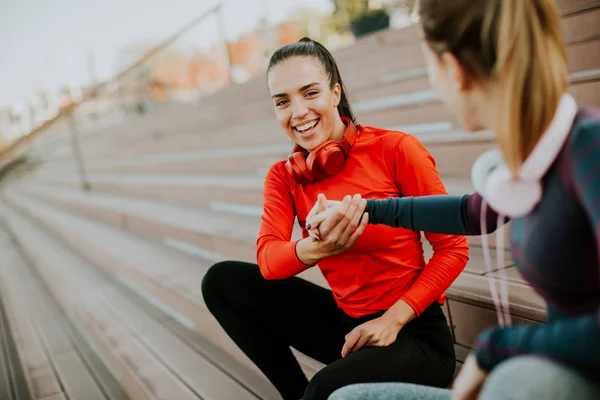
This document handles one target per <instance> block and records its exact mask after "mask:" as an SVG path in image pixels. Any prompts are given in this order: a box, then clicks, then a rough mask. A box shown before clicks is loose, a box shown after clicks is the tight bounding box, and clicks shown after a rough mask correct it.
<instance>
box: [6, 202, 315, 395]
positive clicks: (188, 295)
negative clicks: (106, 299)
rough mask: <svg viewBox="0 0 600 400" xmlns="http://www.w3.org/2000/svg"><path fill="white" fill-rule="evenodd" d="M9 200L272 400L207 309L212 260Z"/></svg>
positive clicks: (37, 205) (34, 204) (38, 204)
mask: <svg viewBox="0 0 600 400" xmlns="http://www.w3.org/2000/svg"><path fill="white" fill-rule="evenodd" d="M5 198H6V199H7V200H8V201H9V202H10V204H12V205H13V206H14V205H16V204H18V206H19V207H20V209H22V210H24V211H25V212H27V215H28V216H29V217H30V218H33V219H34V220H35V221H36V222H38V223H40V224H41V225H42V226H44V228H45V229H48V230H49V232H51V233H52V234H53V235H55V236H56V237H58V238H60V240H61V241H63V242H65V243H66V244H67V245H68V246H69V247H71V248H72V249H73V250H75V251H77V252H78V253H80V254H82V255H83V256H85V258H86V259H87V260H89V261H90V262H92V263H94V264H95V265H97V266H98V267H99V268H100V269H101V270H102V271H104V272H105V273H106V274H108V275H110V276H112V277H114V279H116V280H118V281H119V282H120V283H121V284H123V285H125V286H127V287H128V288H130V289H131V290H133V291H134V292H135V293H136V294H138V295H139V296H141V297H143V298H145V299H147V300H148V301H150V302H152V303H153V304H155V305H156V306H157V307H160V308H161V309H162V310H163V311H165V312H167V313H168V314H169V315H170V316H171V317H172V318H173V319H175V320H177V321H179V322H180V323H181V324H183V325H185V326H187V327H188V328H190V329H193V330H195V331H196V332H197V333H198V334H199V335H201V336H202V337H204V338H206V339H207V340H209V341H211V342H212V343H214V345H216V346H217V347H218V348H221V349H223V350H225V351H226V352H227V354H228V355H229V358H230V359H231V358H233V360H235V362H236V363H237V364H233V363H232V362H230V365H228V366H224V367H223V369H224V370H230V369H233V370H234V371H235V370H238V371H241V372H239V373H237V372H236V375H235V376H236V377H237V379H239V380H242V379H244V381H243V382H244V385H245V386H247V387H253V388H256V389H255V390H257V391H260V393H262V394H263V395H264V397H266V398H272V393H273V392H272V388H271V387H270V386H269V385H268V384H265V380H264V379H265V378H263V377H262V374H261V373H260V371H259V370H258V369H257V368H256V366H254V365H253V364H252V363H251V362H250V360H249V359H248V358H247V357H246V356H245V355H244V354H243V353H242V352H241V351H240V350H239V349H238V348H237V346H235V344H234V343H233V342H232V341H231V339H229V337H228V336H226V335H225V334H224V332H223V330H222V328H221V327H220V325H218V323H217V321H216V320H215V319H214V318H213V317H212V315H211V314H210V313H209V312H208V310H207V309H206V308H205V306H204V303H203V299H202V295H201V293H200V283H201V281H202V278H203V276H204V273H205V272H206V270H207V269H208V267H209V266H210V265H211V264H212V262H211V261H209V260H206V259H200V258H197V257H192V256H189V255H187V254H184V253H182V252H181V251H180V250H174V249H169V248H167V247H165V246H164V245H162V244H160V243H156V242H155V241H150V240H147V239H144V238H141V237H139V236H136V235H132V234H131V233H126V232H124V231H123V230H121V229H118V228H114V227H110V226H107V225H105V224H103V223H99V222H95V221H92V220H90V219H88V218H85V217H83V218H82V217H81V216H75V215H73V214H71V213H68V212H65V211H60V210H58V209H56V208H54V207H50V206H48V205H46V204H43V203H41V202H39V201H35V200H33V199H31V198H28V197H24V196H22V195H19V194H16V193H10V194H9V193H6V194H5ZM303 367H305V371H306V372H307V373H308V374H309V375H311V376H312V375H313V374H314V373H315V372H316V371H314V370H311V369H310V368H309V367H307V366H306V365H303ZM269 393H270V394H269Z"/></svg>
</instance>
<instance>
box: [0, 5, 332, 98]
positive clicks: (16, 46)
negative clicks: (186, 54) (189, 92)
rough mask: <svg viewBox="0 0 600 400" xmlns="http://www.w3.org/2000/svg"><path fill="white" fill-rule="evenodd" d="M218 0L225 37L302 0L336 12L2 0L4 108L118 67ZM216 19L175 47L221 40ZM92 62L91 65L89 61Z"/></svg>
mask: <svg viewBox="0 0 600 400" xmlns="http://www.w3.org/2000/svg"><path fill="white" fill-rule="evenodd" d="M218 3H223V11H224V13H223V18H224V21H225V29H226V31H227V36H228V37H229V38H230V39H232V38H236V37H239V35H241V34H242V33H244V32H247V31H250V30H252V29H253V28H254V27H256V24H257V22H258V21H259V20H260V18H261V17H266V18H267V19H268V20H269V21H270V22H273V23H275V22H281V21H284V20H286V19H288V17H289V16H290V15H293V13H294V11H295V10H297V8H298V6H299V5H300V4H301V5H302V6H303V7H310V8H313V9H316V10H320V11H323V12H331V10H332V5H331V3H332V2H331V1H330V0H223V1H220V0H168V1H167V0H163V1H159V0H46V1H44V0H0V109H1V108H5V107H7V106H16V107H17V108H20V107H19V106H20V104H22V103H23V102H25V101H27V100H29V99H31V98H33V96H34V93H35V91H34V89H35V88H40V89H47V90H51V91H55V90H57V89H59V88H61V87H63V86H64V85H65V84H73V85H74V84H78V83H84V84H87V83H88V82H90V81H91V79H90V76H91V74H90V67H89V65H90V64H91V65H93V70H94V71H95V73H96V75H97V77H98V78H100V79H102V78H107V77H109V76H111V75H112V74H114V73H115V72H116V65H117V55H118V52H119V50H121V49H123V48H124V47H126V46H127V45H133V44H136V43H158V42H160V41H162V40H164V39H165V38H167V37H169V36H170V35H172V34H173V33H175V32H176V31H177V30H179V29H180V28H181V27H183V26H184V25H185V24H187V23H188V22H190V21H191V20H193V19H194V18H196V17H198V16H200V15H202V14H203V13H204V12H206V11H207V10H209V9H211V8H212V7H214V6H215V5H216V4H218ZM217 27H218V25H217V19H216V18H215V17H214V16H212V17H210V18H207V20H206V22H203V23H201V24H199V25H198V26H197V27H195V28H193V29H192V30H190V31H189V32H188V33H187V34H185V35H184V36H183V37H182V38H181V40H179V41H178V42H177V43H176V45H177V46H185V47H187V46H195V47H198V48H203V47H208V46H209V45H211V44H212V43H214V42H215V41H216V40H218V39H219V31H218V28H217ZM90 60H93V62H90Z"/></svg>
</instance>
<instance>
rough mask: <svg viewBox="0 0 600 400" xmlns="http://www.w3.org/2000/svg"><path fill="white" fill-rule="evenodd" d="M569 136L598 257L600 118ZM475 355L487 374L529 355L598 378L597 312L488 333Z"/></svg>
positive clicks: (599, 338) (581, 124)
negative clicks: (518, 356) (508, 360)
mask: <svg viewBox="0 0 600 400" xmlns="http://www.w3.org/2000/svg"><path fill="white" fill-rule="evenodd" d="M573 135H574V137H573V147H572V150H571V151H572V154H571V156H572V159H573V175H574V176H573V178H574V179H573V182H574V184H575V192H576V195H577V196H578V198H579V201H580V203H581V204H582V207H583V211H584V212H585V215H586V216H587V218H588V221H589V224H590V226H592V227H593V230H594V236H595V242H596V249H597V252H598V259H600V120H595V121H593V120H586V121H582V122H579V124H578V126H577V128H576V129H574V131H573ZM565 267H567V266H565ZM568 267H571V266H568ZM599 270H600V267H599ZM599 272H600V271H599ZM475 351H476V355H477V361H478V363H479V365H480V366H481V368H482V369H484V370H486V371H489V370H491V369H493V368H494V367H495V366H496V365H498V364H499V363H500V362H502V361H503V360H505V359H507V358H509V357H512V356H516V355H522V354H531V355H538V356H542V357H547V358H549V359H553V360H556V361H557V362H560V363H562V364H566V365H568V366H571V367H573V368H575V369H576V370H578V371H580V372H582V373H583V374H585V375H587V376H590V377H594V378H595V379H597V378H598V376H600V308H598V309H596V310H595V311H593V312H590V313H588V314H584V315H580V316H577V317H571V318H564V319H560V320H557V321H554V322H550V323H548V324H545V325H525V326H516V327H510V328H504V329H501V328H493V329H490V330H488V331H486V332H484V333H483V334H482V335H481V336H480V337H479V340H478V342H477V344H476V345H475Z"/></svg>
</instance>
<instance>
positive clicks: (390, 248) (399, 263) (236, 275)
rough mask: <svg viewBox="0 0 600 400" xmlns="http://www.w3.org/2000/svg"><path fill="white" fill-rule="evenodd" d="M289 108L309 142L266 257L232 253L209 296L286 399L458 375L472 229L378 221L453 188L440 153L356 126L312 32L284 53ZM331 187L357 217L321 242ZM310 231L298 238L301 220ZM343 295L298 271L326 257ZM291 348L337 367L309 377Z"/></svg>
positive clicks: (278, 69) (276, 208)
mask: <svg viewBox="0 0 600 400" xmlns="http://www.w3.org/2000/svg"><path fill="white" fill-rule="evenodd" d="M268 86H269V91H270V93H271V97H272V101H273V107H274V109H275V115H276V117H277V120H278V121H279V123H280V125H281V128H282V129H283V131H284V132H285V133H286V134H287V135H288V136H289V137H290V138H291V139H292V140H293V141H294V142H295V144H296V145H295V147H294V149H293V150H292V153H291V154H290V156H289V157H288V159H287V160H282V161H279V162H277V163H275V164H274V165H273V166H272V167H271V168H270V170H269V172H268V174H267V177H266V180H265V185H264V202H263V215H262V223H261V227H260V232H259V235H258V242H257V259H258V265H256V264H249V263H242V262H235V261H227V262H222V263H219V264H216V265H214V266H213V267H212V268H211V269H210V270H209V271H208V273H207V274H206V276H205V278H204V281H203V283H202V291H203V295H204V299H205V302H206V305H207V306H208V308H209V309H210V311H211V312H212V313H213V314H214V316H215V317H216V318H217V320H218V321H219V323H220V324H221V325H222V326H223V328H224V329H225V331H226V332H227V333H228V334H229V335H230V336H231V338H232V339H233V340H234V341H235V342H236V344H237V345H238V346H239V347H240V348H241V349H242V350H243V351H244V352H245V353H246V354H247V355H248V356H249V357H250V359H251V360H252V361H253V362H254V363H255V364H256V365H257V366H258V367H259V368H260V369H261V370H262V371H263V372H264V374H265V375H266V376H267V378H268V379H269V380H270V381H271V382H272V383H273V385H274V386H275V387H276V388H277V389H278V390H279V392H280V393H281V395H282V396H283V398H284V399H286V400H287V399H293V400H298V399H299V398H304V399H306V400H309V399H310V400H316V399H319V400H324V399H327V397H328V396H329V395H330V394H331V393H332V392H333V391H335V390H336V389H338V388H340V387H342V386H345V385H348V384H351V383H361V382H382V381H386V382H390V381H391V382H412V383H421V384H427V385H432V386H440V387H443V386H445V385H447V384H448V383H449V382H450V380H451V378H452V376H453V373H454V368H455V355H454V347H453V342H452V338H451V335H450V329H449V327H448V323H447V321H446V318H445V317H444V314H443V312H442V309H441V306H440V304H442V303H443V302H444V299H445V295H444V292H445V290H446V289H447V288H448V287H449V286H450V284H451V283H452V282H453V281H454V279H455V278H456V277H457V276H458V275H459V274H460V272H461V271H462V270H463V269H464V267H465V265H466V263H467V261H468V248H467V243H466V240H465V238H464V237H463V236H452V235H443V234H429V233H425V236H426V238H427V239H428V240H429V242H430V243H431V245H432V247H433V249H434V255H433V257H432V258H431V260H430V261H429V262H428V263H426V262H425V260H424V257H423V248H422V244H421V237H420V232H418V231H414V230H408V229H394V228H390V227H386V226H383V225H367V223H368V219H369V216H368V215H367V214H365V213H364V210H365V205H366V202H365V201H364V200H361V199H360V198H359V196H355V197H354V198H352V199H351V198H349V197H346V196H345V195H346V194H347V193H357V194H360V195H361V196H364V197H370V198H379V199H383V198H388V197H390V196H400V195H402V196H423V195H431V194H445V193H446V191H445V188H444V186H443V184H442V182H441V180H440V178H439V176H438V173H437V171H436V169H435V164H434V160H433V158H432V157H431V155H430V154H429V153H428V152H427V150H425V148H424V147H423V146H422V145H421V144H420V143H419V142H418V141H417V140H416V139H415V138H414V137H413V136H410V135H407V134H405V133H402V132H393V131H388V130H385V129H381V128H376V127H370V126H361V125H359V124H357V123H356V119H355V117H354V115H353V113H352V109H351V107H350V104H349V102H348V99H347V96H346V92H345V89H344V84H343V82H342V79H341V76H340V73H339V70H338V67H337V65H336V62H335V60H334V59H333V57H332V55H331V53H330V52H329V51H328V50H327V49H326V48H325V47H323V46H322V45H321V44H320V43H317V42H315V41H313V40H311V39H308V38H304V39H301V40H300V41H299V42H297V43H293V44H290V45H288V46H285V47H283V48H281V49H279V50H277V51H276V52H275V54H273V56H272V58H271V61H270V64H269V68H268ZM321 193H323V194H324V195H326V196H327V198H329V199H332V200H336V199H337V200H342V199H344V204H345V207H346V208H345V210H346V211H347V213H346V215H348V216H349V218H347V219H343V220H340V221H338V222H337V223H336V224H335V226H334V227H333V228H332V229H331V230H330V231H329V232H328V234H327V235H323V237H319V238H318V240H316V239H317V238H315V240H313V239H312V238H311V237H310V236H309V235H308V231H307V227H306V226H305V221H306V218H307V216H308V214H309V212H310V211H311V209H312V208H313V206H314V205H315V203H316V202H317V199H318V197H319V194H321ZM296 218H297V219H298V221H299V223H300V226H301V227H302V236H303V238H302V239H300V240H295V241H291V236H292V230H293V225H294V220H295V219H296ZM317 264H318V268H319V269H320V270H321V272H322V273H323V275H324V277H325V279H326V280H327V282H328V283H329V286H330V287H331V290H329V289H325V288H322V287H320V286H317V285H314V284H312V283H310V282H307V281H305V280H303V279H301V278H298V277H296V276H295V275H297V274H299V273H301V272H303V271H304V270H306V269H308V268H311V267H313V266H316V265H317ZM290 346H291V347H294V348H295V349H297V350H299V351H301V352H302V353H304V354H306V355H308V356H310V357H312V358H314V359H317V360H319V361H321V362H323V363H325V364H328V365H327V366H326V367H325V368H323V369H322V370H321V371H320V372H318V373H317V374H316V375H315V376H314V377H313V378H312V379H311V380H310V382H308V380H307V378H306V376H305V375H304V374H303V372H302V370H301V369H300V366H299V364H298V362H297V361H296V359H295V358H294V356H293V354H292V352H291V351H290Z"/></svg>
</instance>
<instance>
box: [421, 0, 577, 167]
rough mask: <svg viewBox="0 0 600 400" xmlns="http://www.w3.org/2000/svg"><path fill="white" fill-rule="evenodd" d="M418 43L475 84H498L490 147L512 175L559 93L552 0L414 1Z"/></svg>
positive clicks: (562, 76)
mask: <svg viewBox="0 0 600 400" xmlns="http://www.w3.org/2000/svg"><path fill="white" fill-rule="evenodd" d="M419 15H420V19H421V25H422V28H423V33H424V36H425V40H426V41H427V42H428V44H429V45H430V47H431V48H432V49H433V51H434V52H436V53H437V54H438V55H439V56H441V55H442V54H443V53H445V52H450V53H452V54H453V55H454V56H455V57H456V58H457V59H458V60H459V62H460V63H461V65H462V66H463V67H464V68H465V70H466V71H467V72H468V73H469V74H470V75H471V76H472V77H473V78H475V79H478V80H491V81H495V82H500V83H501V84H500V85H498V86H499V95H500V99H499V105H500V109H499V110H498V113H497V115H498V116H499V117H498V120H497V121H495V130H496V134H497V137H498V144H499V145H500V148H501V149H502V153H503V154H504V158H505V160H506V162H507V164H508V166H509V168H510V169H511V171H512V172H513V174H515V175H516V173H517V171H518V169H519V167H520V166H521V164H522V163H523V161H524V160H525V159H526V158H527V157H528V156H529V154H530V153H531V151H532V150H533V148H534V147H535V145H536V144H537V142H538V140H539V138H540V136H541V135H542V134H543V133H544V131H545V130H546V128H547V127H548V125H549V124H550V122H551V121H552V118H553V116H554V114H555V112H556V108H557V106H558V103H559V101H560V97H561V96H562V94H563V93H564V92H565V91H566V88H567V83H568V78H567V73H568V70H567V62H566V54H565V49H564V44H563V38H562V33H561V32H562V28H561V26H560V14H559V12H558V9H557V7H556V4H555V0H452V1H449V0H421V1H420V7H419Z"/></svg>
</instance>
